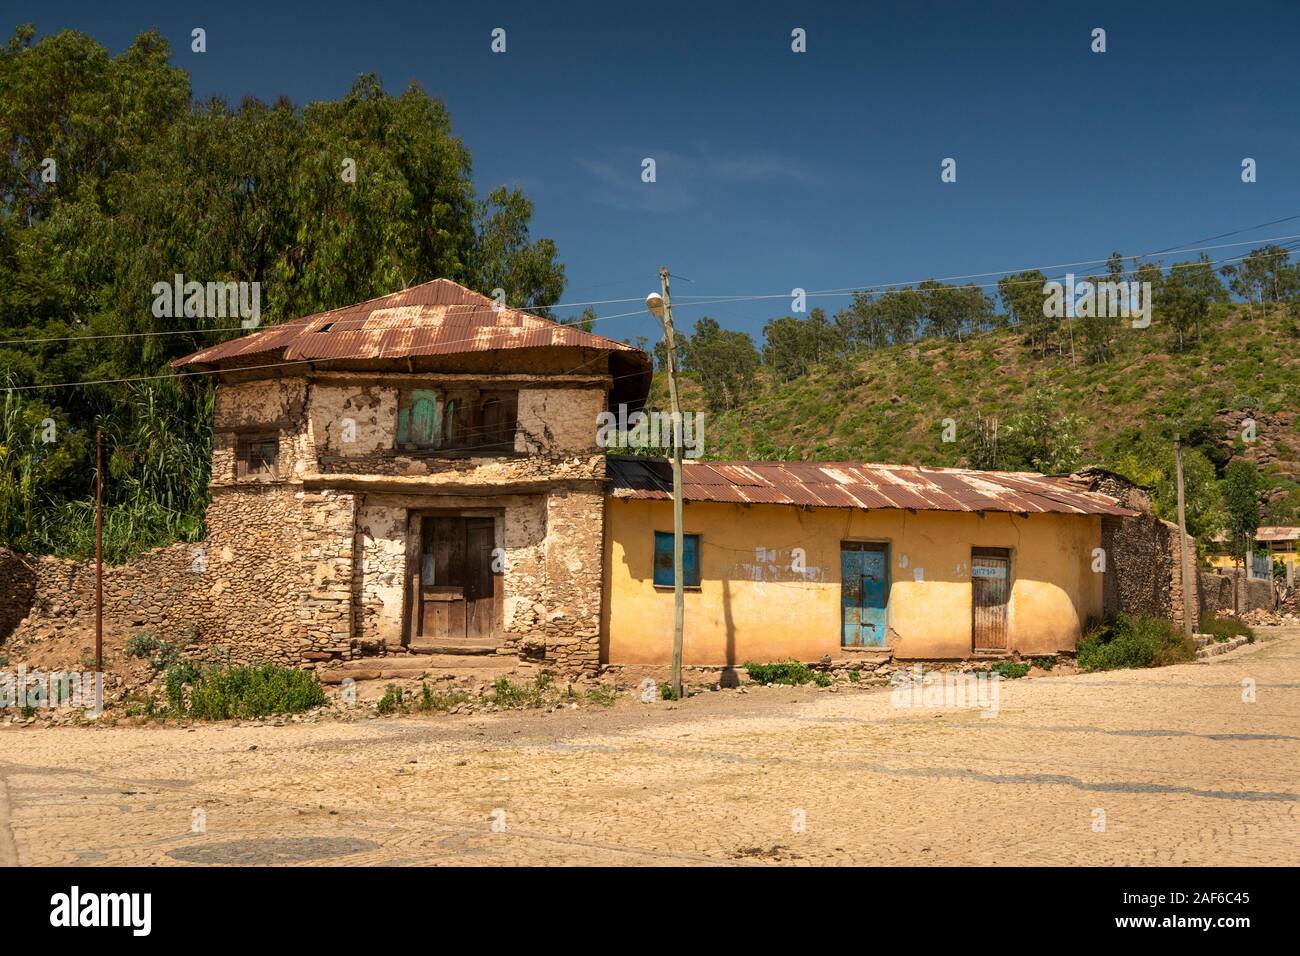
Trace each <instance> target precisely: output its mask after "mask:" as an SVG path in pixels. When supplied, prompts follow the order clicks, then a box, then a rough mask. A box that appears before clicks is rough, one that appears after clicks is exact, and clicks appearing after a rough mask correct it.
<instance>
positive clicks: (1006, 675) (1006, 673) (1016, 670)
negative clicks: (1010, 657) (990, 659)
mask: <svg viewBox="0 0 1300 956" xmlns="http://www.w3.org/2000/svg"><path fill="white" fill-rule="evenodd" d="M989 670H990V671H992V672H993V673H994V674H997V675H998V676H999V677H1001V678H1002V679H1003V680H1016V679H1017V678H1020V677H1024V676H1025V675H1026V674H1028V673H1029V665H1028V664H1020V663H1017V662H1016V661H998V662H997V663H996V664H994V665H992V666H991V667H990V668H989Z"/></svg>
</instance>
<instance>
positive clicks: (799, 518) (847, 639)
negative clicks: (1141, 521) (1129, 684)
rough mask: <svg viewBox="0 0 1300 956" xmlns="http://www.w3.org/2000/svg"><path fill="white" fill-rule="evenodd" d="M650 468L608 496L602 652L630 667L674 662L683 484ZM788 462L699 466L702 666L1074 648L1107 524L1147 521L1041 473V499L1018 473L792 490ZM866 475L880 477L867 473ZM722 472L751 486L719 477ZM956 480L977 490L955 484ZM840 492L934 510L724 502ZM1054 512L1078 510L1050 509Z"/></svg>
mask: <svg viewBox="0 0 1300 956" xmlns="http://www.w3.org/2000/svg"><path fill="white" fill-rule="evenodd" d="M647 467H648V466H646V465H644V464H643V463H634V464H631V465H628V464H618V465H616V467H615V469H614V476H615V481H614V484H615V487H614V490H613V492H612V494H611V495H610V496H609V497H607V499H606V510H605V560H604V564H605V583H604V587H605V592H606V593H605V600H604V601H603V602H602V604H603V607H604V612H603V621H602V625H603V626H602V658H603V659H604V660H606V661H609V662H610V663H614V664H623V663H627V664H633V663H634V664H660V663H664V662H666V661H667V660H668V659H669V654H670V650H671V645H672V633H673V588H672V586H671V584H672V581H671V558H670V557H669V556H668V555H669V551H668V548H669V547H670V542H671V532H672V530H673V512H672V502H671V500H669V495H668V494H667V489H668V488H671V483H670V480H669V481H668V482H664V480H663V478H664V474H663V472H662V470H660V471H659V472H658V473H657V474H652V475H651V481H650V482H647V481H645V480H641V479H642V478H643V477H644V475H645V473H646V469H647ZM780 467H782V466H781V465H779V464H778V463H762V465H759V464H755V463H737V464H735V465H727V464H726V463H721V464H720V463H711V464H710V465H708V466H706V465H703V464H687V465H686V466H685V468H684V472H685V473H686V480H685V487H686V495H685V497H686V498H687V503H686V505H685V508H684V518H683V521H684V531H685V534H686V535H687V544H688V548H687V564H688V572H696V571H697V574H698V582H696V581H695V580H694V575H693V574H691V573H688V578H691V580H688V584H689V585H690V586H689V587H688V588H687V590H686V595H685V628H684V660H685V662H686V663H688V664H714V665H716V664H743V663H744V662H745V661H747V660H752V661H772V660H780V659H786V658H796V659H799V660H804V661H814V660H817V659H819V658H821V657H822V656H824V655H829V656H831V657H832V658H836V657H842V656H845V655H846V654H851V653H854V652H856V651H860V650H870V649H872V648H873V647H878V648H881V649H889V650H892V652H893V653H894V655H895V656H896V657H899V658H917V659H954V658H965V657H969V656H972V655H973V654H975V653H978V652H980V651H987V652H989V653H1010V652H1019V653H1020V654H1023V655H1032V654H1052V653H1056V652H1058V651H1063V650H1073V648H1074V646H1075V643H1076V641H1077V640H1078V638H1079V636H1080V634H1081V633H1082V631H1083V629H1084V627H1085V626H1086V624H1087V622H1088V621H1089V619H1091V618H1099V617H1101V615H1102V611H1103V608H1102V603H1103V576H1104V574H1103V572H1102V571H1101V570H1100V569H1099V568H1098V551H1099V548H1100V543H1101V538H1102V518H1101V515H1102V514H1115V515H1124V514H1133V512H1128V511H1125V510H1124V509H1122V508H1120V507H1119V506H1118V505H1117V503H1116V502H1115V500H1114V499H1112V498H1108V497H1106V496H1104V495H1099V494H1089V493H1085V492H1078V493H1077V494H1075V495H1074V496H1073V497H1071V496H1070V494H1071V493H1070V491H1068V490H1065V489H1064V488H1063V486H1061V485H1060V484H1059V483H1060V482H1061V481H1062V479H1048V478H1043V477H1042V476H1032V479H1033V480H1036V481H1038V482H1041V483H1044V484H1043V485H1042V486H1041V487H1039V488H1038V490H1037V491H1029V490H1027V484H1026V483H1027V482H1028V481H1029V480H1030V476H1026V475H1023V474H1021V473H1016V475H1015V476H1014V479H1015V480H1014V481H1012V480H1010V479H1011V477H1012V476H1008V480H1009V482H1010V485H1011V488H1010V490H1008V488H1007V486H1006V485H1000V484H996V481H997V479H998V478H999V477H1000V476H999V475H997V474H996V473H980V472H964V471H960V470H958V469H925V470H920V469H902V468H898V467H894V466H841V465H821V466H819V465H802V466H801V472H802V474H801V475H800V476H799V477H798V480H797V481H794V482H792V483H791V484H792V487H791V488H789V489H787V490H785V491H782V490H781V481H782V478H783V476H775V477H774V476H773V475H772V474H771V469H774V468H780ZM729 468H730V469H734V474H729V473H728V469H729ZM810 468H811V469H817V468H822V469H830V470H831V474H830V475H829V476H828V480H827V481H826V482H825V483H822V482H818V481H815V480H808V479H810V478H815V477H816V475H815V474H811V475H810V474H809V473H808V471H807V470H808V469H810ZM848 468H852V469H853V471H851V472H848V471H846V470H845V469H848ZM863 468H869V469H873V471H872V472H871V473H870V474H869V475H865V474H863V472H862V469H863ZM706 469H707V471H706ZM720 471H721V472H722V473H723V474H724V475H726V476H727V478H728V479H735V481H734V482H733V481H732V480H724V481H722V482H719V481H717V480H716V478H717V475H718V474H719V472H720ZM882 473H883V478H881V477H880V476H881V474H882ZM936 476H941V478H942V480H937V477H936ZM844 479H848V480H844ZM750 480H752V481H753V482H754V483H752V484H746V482H747V481H750ZM954 481H960V482H962V483H967V484H968V485H969V487H970V488H971V489H972V494H971V495H970V496H964V495H963V494H962V493H961V492H960V491H958V490H956V489H954V487H953V482H954ZM891 482H892V483H894V484H893V485H892V486H891V484H890V483H891ZM1017 483H1019V485H1017ZM793 485H797V486H798V487H793ZM832 485H833V486H834V489H837V490H838V491H842V492H843V493H845V494H848V495H851V496H856V497H859V498H861V499H863V500H864V501H865V500H870V501H873V502H876V503H878V502H879V499H872V498H870V497H869V496H870V495H872V494H879V495H883V496H884V499H885V500H886V501H899V502H901V501H912V502H913V503H914V504H915V505H917V507H915V508H908V507H862V506H858V507H853V506H851V505H850V504H849V502H848V501H847V500H846V501H845V502H844V503H843V504H842V505H839V506H818V505H814V504H795V503H787V502H785V501H776V502H772V503H748V502H743V501H727V500H717V499H718V498H727V497H737V496H748V497H754V498H762V497H767V498H773V497H779V496H781V495H786V496H787V497H790V498H791V499H792V500H799V499H800V498H801V497H807V498H813V497H824V498H826V499H828V500H836V499H835V497H834V495H835V494H836V493H837V491H835V490H833V489H832V488H831V486H832ZM745 489H748V491H746V490H745ZM762 489H767V490H762ZM945 489H946V490H945ZM1057 491H1062V492H1063V493H1062V494H1055V493H1056V492H1057ZM1002 492H1005V494H1002ZM908 495H919V496H920V497H919V498H913V497H908ZM962 497H966V498H967V500H966V502H965V503H964V506H963V502H962V501H961V498H962ZM1053 499H1055V500H1053ZM926 504H928V505H929V506H930V508H928V509H927V508H926V507H925V506H926ZM981 505H983V506H984V507H980V506H981ZM1053 505H1056V506H1059V507H1060V509H1061V510H1059V511H1051V512H1048V511H1038V510H1036V509H1038V508H1045V507H1052V506H1053ZM940 507H942V508H945V509H947V508H951V509H957V508H958V507H964V510H938V508H940ZM995 507H996V508H1001V509H1003V510H994V508H995ZM1022 509H1024V510H1022ZM1031 509H1034V510H1031ZM862 553H866V554H867V555H868V558H867V563H866V564H864V562H863V560H862V559H861V558H860V557H859V555H860V554H862ZM657 558H658V564H659V570H660V572H661V573H660V574H659V575H658V583H657V582H656V561H657ZM665 561H667V564H666V568H667V572H668V573H662V572H664V570H665ZM692 565H693V566H692ZM882 572H883V580H881V577H882ZM846 578H850V579H851V580H846ZM873 583H874V585H875V586H876V587H877V591H876V592H875V593H876V599H875V602H874V603H875V608H874V612H873V609H872V608H866V609H865V610H864V609H863V608H864V606H865V605H866V604H868V603H871V602H870V601H869V600H864V599H863V593H864V590H863V589H864V588H865V589H867V590H868V591H870V589H871V587H872V584H873ZM989 585H992V590H990V588H989ZM976 604H979V606H980V608H979V612H978V613H977V608H976ZM872 613H875V614H876V615H877V617H876V618H875V619H876V620H879V621H880V622H881V623H882V625H883V626H881V627H879V628H878V629H877V630H876V631H870V630H868V629H867V628H866V627H862V626H859V625H860V623H861V622H862V621H866V620H869V619H872V618H871V615H872ZM990 614H991V615H992V617H991V618H989V615H990ZM990 620H991V621H992V623H991V624H990Z"/></svg>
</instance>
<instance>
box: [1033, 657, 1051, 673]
mask: <svg viewBox="0 0 1300 956" xmlns="http://www.w3.org/2000/svg"><path fill="white" fill-rule="evenodd" d="M1034 666H1035V667H1041V668H1042V669H1043V670H1045V671H1050V670H1051V669H1052V668H1053V667H1055V666H1056V658H1055V657H1035V658H1034Z"/></svg>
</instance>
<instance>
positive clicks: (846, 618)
mask: <svg viewBox="0 0 1300 956" xmlns="http://www.w3.org/2000/svg"><path fill="white" fill-rule="evenodd" d="M840 604H841V611H840V624H841V638H840V639H841V643H842V644H843V646H845V647H884V646H885V631H886V628H887V626H888V621H889V558H888V549H887V548H886V546H885V545H883V544H874V543H871V542H867V541H842V542H840Z"/></svg>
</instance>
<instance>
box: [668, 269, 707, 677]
mask: <svg viewBox="0 0 1300 956" xmlns="http://www.w3.org/2000/svg"><path fill="white" fill-rule="evenodd" d="M659 284H660V286H662V288H663V297H664V303H663V314H662V315H661V316H660V318H661V320H662V321H663V326H664V350H665V351H666V352H667V354H668V397H669V400H670V401H671V403H672V413H673V459H672V461H673V693H674V694H675V695H676V696H677V698H678V699H680V698H681V696H682V623H683V620H684V618H685V607H686V600H685V594H684V584H685V581H684V573H683V567H682V552H683V535H682V409H681V406H680V405H679V404H678V401H677V346H676V341H675V339H674V335H673V305H672V300H671V299H670V298H669V297H668V267H667V266H663V267H662V268H660V270H659ZM696 560H697V561H698V560H699V555H696Z"/></svg>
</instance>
